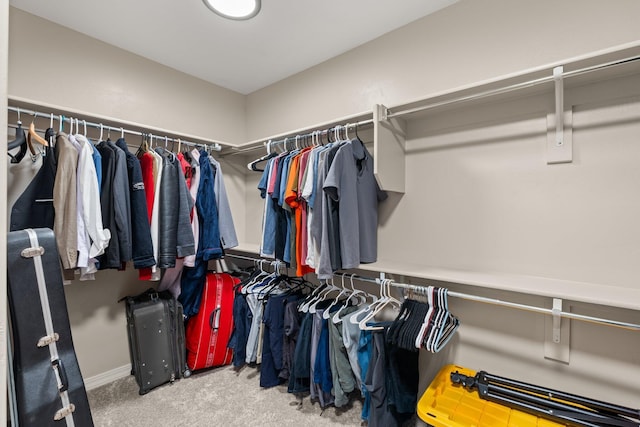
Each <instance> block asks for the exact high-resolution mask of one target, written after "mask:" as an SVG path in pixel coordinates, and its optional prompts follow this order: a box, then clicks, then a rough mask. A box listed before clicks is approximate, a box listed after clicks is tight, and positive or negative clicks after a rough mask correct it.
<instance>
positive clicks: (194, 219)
mask: <svg viewBox="0 0 640 427" xmlns="http://www.w3.org/2000/svg"><path fill="white" fill-rule="evenodd" d="M190 156H191V186H190V187H189V195H190V196H191V199H192V200H193V203H194V209H191V231H192V232H193V240H194V248H195V252H196V253H198V245H199V242H200V219H199V216H198V210H197V209H196V208H195V203H196V199H197V196H198V189H199V188H200V152H199V151H198V150H196V149H193V150H192V151H191V153H190ZM195 262H196V254H195V253H194V254H193V255H188V256H186V257H185V258H184V265H185V266H187V267H193V266H194V265H195Z"/></svg>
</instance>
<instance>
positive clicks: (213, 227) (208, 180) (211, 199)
mask: <svg viewBox="0 0 640 427" xmlns="http://www.w3.org/2000/svg"><path fill="white" fill-rule="evenodd" d="M213 179H214V177H213V169H212V168H211V163H210V162H209V155H208V154H207V152H206V151H201V152H200V186H199V187H198V194H197V196H196V208H197V209H198V219H199V221H200V240H199V241H198V252H197V253H196V258H198V259H202V260H204V261H208V260H210V259H217V258H220V257H222V245H221V243H220V229H219V228H218V205H217V203H216V194H215V192H214V188H213Z"/></svg>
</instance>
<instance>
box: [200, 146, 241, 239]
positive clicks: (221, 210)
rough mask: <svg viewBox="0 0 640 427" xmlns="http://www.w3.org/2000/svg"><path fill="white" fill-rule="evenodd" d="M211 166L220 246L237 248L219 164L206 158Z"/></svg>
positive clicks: (211, 158)
mask: <svg viewBox="0 0 640 427" xmlns="http://www.w3.org/2000/svg"><path fill="white" fill-rule="evenodd" d="M207 157H208V158H209V161H210V162H211V165H212V166H213V168H214V169H215V171H216V173H215V179H214V182H213V191H214V193H215V195H216V207H217V210H218V230H219V232H220V244H221V245H222V248H223V249H231V248H235V247H236V246H238V237H237V235H236V227H235V225H234V223H233V216H232V215H231V206H230V205H229V198H228V197H227V187H226V185H225V184H224V175H223V174H222V168H221V167H220V163H218V161H217V160H216V159H214V158H213V157H212V156H207Z"/></svg>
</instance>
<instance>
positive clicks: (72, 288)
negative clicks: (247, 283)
mask: <svg viewBox="0 0 640 427" xmlns="http://www.w3.org/2000/svg"><path fill="white" fill-rule="evenodd" d="M3 28H4V27H3ZM4 34H5V33H4V32H3V35H4ZM2 81H5V80H2ZM8 84H9V91H8V92H9V95H10V96H13V97H19V98H26V99H30V100H34V101H36V102H41V103H43V104H50V105H56V106H60V107H62V108H63V109H65V108H66V109H69V110H75V111H85V112H87V113H90V114H95V115H98V116H108V117H113V118H116V119H122V120H126V121H130V122H137V123H141V124H147V125H149V126H154V127H159V128H163V129H169V130H173V131H175V132H178V133H180V132H183V133H187V134H192V135H198V136H202V137H207V138H212V139H217V140H222V141H229V142H242V141H244V140H245V139H246V136H245V126H244V122H245V117H244V101H245V98H244V96H243V95H240V94H238V93H235V92H232V91H229V90H227V89H223V88H220V87H218V86H214V85H212V84H209V83H206V82H204V81H202V80H199V79H196V78H193V77H190V76H188V75H186V74H183V73H181V72H178V71H175V70H173V69H170V68H167V67H165V66H162V65H159V64H157V63H154V62H152V61H149V60H147V59H144V58H141V57H139V56H136V55H133V54H131V53H128V52H125V51H123V50H121V49H118V48H115V47H113V46H110V45H107V44H105V43H102V42H99V41H97V40H95V39H92V38H89V37H87V36H85V35H82V34H80V33H78V32H75V31H72V30H69V29H67V28H64V27H61V26H59V25H56V24H54V23H51V22H49V21H46V20H43V19H41V18H38V17H36V16H33V15H30V14H27V13H25V12H22V11H20V10H18V9H15V8H10V9H9V82H8ZM3 99H4V98H3ZM45 111H47V110H46V109H45ZM6 118H7V116H4V115H3V120H6ZM79 118H80V119H82V118H83V117H82V116H81V117H79ZM9 120H10V121H11V122H15V120H16V115H15V113H11V114H9ZM29 120H30V117H29V116H25V115H22V121H23V123H27V124H28V123H30V121H29ZM36 125H37V127H38V128H40V129H44V128H46V127H47V126H48V120H44V119H38V121H36ZM11 133H12V132H11ZM89 136H90V137H93V138H97V137H98V133H97V131H96V130H94V129H89ZM2 137H3V138H4V137H5V135H4V134H3V135H2ZM127 141H128V142H129V143H130V144H131V145H134V146H135V145H137V144H139V141H138V140H137V139H136V138H135V137H127ZM132 150H133V149H132ZM238 160H239V157H235V158H234V157H230V158H229V159H228V161H227V160H223V161H222V164H223V171H224V172H225V181H226V186H227V191H228V193H229V197H230V204H231V209H232V211H233V215H234V218H240V220H238V219H236V229H237V232H238V235H239V238H240V239H241V240H242V239H244V238H245V237H244V221H242V220H241V219H242V218H244V216H245V213H244V206H245V203H244V196H245V193H244V185H245V184H244V174H245V169H246V167H241V166H239V165H238V164H237V161H238ZM5 164H7V165H8V164H9V161H8V160H6V163H5V162H3V170H5V169H4V167H5ZM39 166H40V160H38V161H37V162H36V163H32V162H31V161H30V160H29V158H28V156H27V158H25V159H24V160H23V161H22V162H21V163H20V164H18V165H11V166H9V178H8V185H7V187H6V188H7V189H8V191H7V198H3V199H2V203H5V202H6V201H8V205H9V209H10V207H11V206H12V205H13V203H14V201H15V200H16V199H17V197H18V196H19V195H20V194H21V193H22V191H23V190H24V188H25V187H26V185H27V184H28V182H29V181H30V179H31V177H32V176H33V174H34V173H35V172H36V171H37V170H38V168H39ZM6 210H7V209H6V208H2V209H0V211H1V212H6ZM6 223H7V221H6V220H3V221H2V225H3V226H5V224H6ZM2 236H4V234H2ZM3 238H4V237H3ZM2 262H4V258H3V261H2ZM3 280H4V279H3ZM151 285H154V283H150V282H144V281H139V280H138V279H137V272H136V271H133V269H132V268H131V267H129V269H128V271H126V272H116V271H101V272H99V273H98V274H97V280H96V281H95V282H79V281H74V282H73V283H72V284H71V285H68V286H65V294H66V296H67V305H68V309H69V317H70V320H71V327H72V332H73V337H74V344H75V348H76V353H77V356H78V360H79V363H80V368H81V370H82V373H83V376H84V378H85V379H88V378H89V379H91V378H96V376H98V377H99V378H103V377H101V375H104V374H105V373H106V374H109V373H110V372H111V373H112V374H113V375H122V373H123V372H124V373H125V374H126V372H127V371H126V369H125V370H124V371H123V370H118V368H121V367H123V366H125V365H127V364H128V363H129V353H128V343H127V337H126V327H125V325H126V323H125V318H124V306H123V304H122V303H120V304H118V303H117V301H118V299H120V298H121V297H123V296H126V295H133V294H136V293H139V292H142V291H144V290H145V289H147V288H148V287H149V286H151ZM2 295H3V296H4V295H5V293H4V292H3V293H2ZM3 306H4V305H3ZM2 344H4V339H3V341H2ZM114 370H115V371H114ZM2 408H4V405H2Z"/></svg>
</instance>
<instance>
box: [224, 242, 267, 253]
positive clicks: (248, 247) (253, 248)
mask: <svg viewBox="0 0 640 427" xmlns="http://www.w3.org/2000/svg"><path fill="white" fill-rule="evenodd" d="M226 251H228V252H243V253H246V254H250V255H258V256H259V255H260V244H258V243H239V244H238V246H236V247H235V248H231V249H226Z"/></svg>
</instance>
